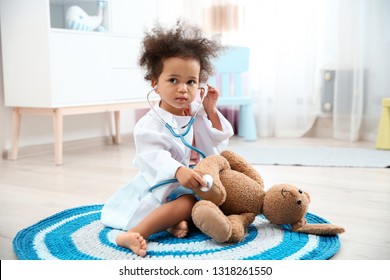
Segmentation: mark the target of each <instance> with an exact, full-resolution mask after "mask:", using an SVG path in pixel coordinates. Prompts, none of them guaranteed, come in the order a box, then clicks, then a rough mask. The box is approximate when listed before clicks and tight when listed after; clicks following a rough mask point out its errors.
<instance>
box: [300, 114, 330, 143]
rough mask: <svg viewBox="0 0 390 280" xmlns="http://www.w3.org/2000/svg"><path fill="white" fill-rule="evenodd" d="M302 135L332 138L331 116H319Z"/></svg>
mask: <svg viewBox="0 0 390 280" xmlns="http://www.w3.org/2000/svg"><path fill="white" fill-rule="evenodd" d="M303 137H313V138H333V118H332V117H331V116H329V117H328V116H319V117H318V118H317V119H316V120H315V122H314V125H313V127H312V128H311V129H310V130H309V131H308V132H306V134H305V135H304V136H303Z"/></svg>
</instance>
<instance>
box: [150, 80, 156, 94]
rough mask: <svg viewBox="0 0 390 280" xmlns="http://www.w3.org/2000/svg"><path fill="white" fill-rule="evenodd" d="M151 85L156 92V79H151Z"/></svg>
mask: <svg viewBox="0 0 390 280" xmlns="http://www.w3.org/2000/svg"><path fill="white" fill-rule="evenodd" d="M151 85H152V88H154V90H155V91H156V93H157V81H156V80H152V82H151Z"/></svg>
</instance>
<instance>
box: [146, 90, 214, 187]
mask: <svg viewBox="0 0 390 280" xmlns="http://www.w3.org/2000/svg"><path fill="white" fill-rule="evenodd" d="M156 89H157V85H156V86H155V87H154V88H153V89H151V90H150V91H149V92H148V94H147V95H146V100H147V101H148V103H149V106H150V108H151V109H152V111H153V112H154V114H155V116H156V118H157V120H158V121H159V122H160V123H161V124H162V125H163V126H165V127H166V128H167V129H168V130H169V132H170V133H171V134H172V135H173V136H174V137H176V138H179V139H180V140H181V141H182V142H183V144H184V145H185V146H187V147H188V148H190V149H191V150H193V151H195V152H197V153H198V154H199V155H200V156H201V157H202V158H205V157H206V155H205V154H204V153H203V152H202V151H201V150H199V149H198V148H196V147H194V146H192V145H191V144H190V143H188V142H187V141H186V140H185V139H184V137H185V136H186V135H187V134H188V132H190V130H191V128H192V125H193V123H194V121H195V118H196V117H197V116H198V113H199V111H200V108H201V107H202V104H203V101H204V99H205V97H206V96H207V90H206V88H205V87H203V86H201V87H199V89H198V90H200V91H204V94H203V96H202V97H201V100H200V103H199V105H198V108H197V109H196V110H195V113H194V114H193V116H191V118H190V120H189V121H188V123H187V124H186V125H183V126H182V127H180V129H184V128H186V130H185V131H184V132H183V133H177V132H176V131H175V130H174V129H173V127H172V126H171V125H170V124H169V123H167V122H166V121H165V120H164V119H163V118H162V117H161V116H160V114H159V113H158V112H157V111H156V109H154V106H153V104H152V103H151V101H150V98H149V96H150V94H151V93H152V92H155V91H156ZM178 129H179V128H178ZM203 180H205V181H206V186H203V187H201V188H200V190H201V191H203V192H207V191H209V190H210V189H211V186H212V185H213V178H212V177H211V175H209V174H205V175H203ZM176 182H178V180H177V179H169V180H165V181H162V182H160V183H158V184H156V185H154V186H152V187H150V188H149V192H151V191H153V190H154V189H156V188H158V187H160V186H163V185H166V184H171V183H176Z"/></svg>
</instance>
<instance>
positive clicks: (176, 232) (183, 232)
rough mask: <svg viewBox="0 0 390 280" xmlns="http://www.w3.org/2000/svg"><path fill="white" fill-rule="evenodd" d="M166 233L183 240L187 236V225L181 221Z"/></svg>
mask: <svg viewBox="0 0 390 280" xmlns="http://www.w3.org/2000/svg"><path fill="white" fill-rule="evenodd" d="M168 232H169V233H170V234H172V235H173V236H175V237H178V238H183V237H185V236H187V233H188V223H187V221H181V222H180V223H178V224H177V225H175V226H173V227H171V228H169V229H168Z"/></svg>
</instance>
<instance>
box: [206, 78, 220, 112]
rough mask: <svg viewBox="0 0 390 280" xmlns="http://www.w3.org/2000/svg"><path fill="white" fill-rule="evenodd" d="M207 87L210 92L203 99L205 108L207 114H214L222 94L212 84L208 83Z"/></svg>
mask: <svg viewBox="0 0 390 280" xmlns="http://www.w3.org/2000/svg"><path fill="white" fill-rule="evenodd" d="M207 87H208V93H207V96H206V97H205V98H204V100H203V108H204V110H205V111H206V113H207V114H212V113H215V111H216V108H217V102H218V98H219V95H220V94H219V91H218V90H217V89H216V88H214V87H212V86H210V84H207Z"/></svg>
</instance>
